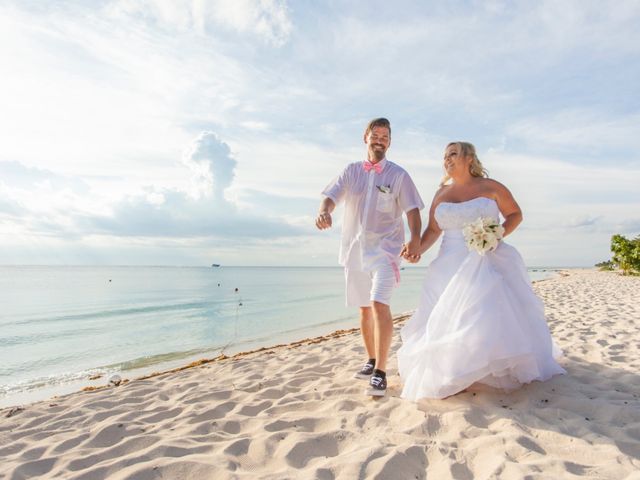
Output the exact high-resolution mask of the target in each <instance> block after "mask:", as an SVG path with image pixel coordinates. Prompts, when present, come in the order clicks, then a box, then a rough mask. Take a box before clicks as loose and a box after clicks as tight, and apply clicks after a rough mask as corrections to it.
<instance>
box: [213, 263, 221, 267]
mask: <svg viewBox="0 0 640 480" xmlns="http://www.w3.org/2000/svg"><path fill="white" fill-rule="evenodd" d="M211 266H212V267H219V266H220V264H219V263H212V264H211Z"/></svg>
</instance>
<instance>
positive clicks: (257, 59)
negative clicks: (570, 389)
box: [0, 0, 640, 264]
mask: <svg viewBox="0 0 640 480" xmlns="http://www.w3.org/2000/svg"><path fill="white" fill-rule="evenodd" d="M299 5H300V4H296V3H291V9H290V8H289V6H288V4H287V3H286V2H284V1H260V0H255V1H248V0H237V1H233V0H229V1H221V0H216V1H213V0H212V1H204V0H175V1H174V0H121V1H112V2H109V1H107V2H103V3H100V4H99V5H97V6H96V4H88V3H83V2H74V1H62V2H56V3H55V5H54V4H44V3H41V4H36V3H33V2H30V3H23V2H18V1H17V0H16V1H9V2H3V3H2V5H1V6H0V55H2V57H3V62H2V64H0V104H1V105H2V108H3V115H2V116H0V131H2V132H3V138H2V143H3V144H2V151H1V152H0V162H4V163H0V167H1V166H2V165H4V169H3V168H0V175H4V176H0V222H2V229H3V232H8V231H10V232H13V233H15V235H14V237H13V238H20V239H21V240H22V241H23V242H24V244H25V245H30V247H29V253H31V254H33V253H34V252H35V250H36V249H37V248H38V245H41V246H45V247H46V248H51V249H53V250H56V249H57V250H56V251H59V252H61V253H60V255H62V256H64V258H69V256H71V255H72V251H73V248H75V249H77V251H78V252H83V253H82V255H83V257H82V258H88V257H87V255H90V251H91V249H106V248H107V246H108V245H109V244H111V245H117V246H118V253H119V254H122V255H124V252H125V250H126V249H127V248H131V250H130V251H131V252H134V251H135V252H138V253H140V252H141V251H143V250H146V251H149V252H150V251H153V252H154V253H153V255H151V256H148V257H145V258H148V259H150V258H162V255H160V253H159V252H161V251H164V252H165V254H166V255H167V260H166V261H167V262H170V261H174V260H169V257H171V256H172V255H173V253H171V252H181V253H179V255H178V254H176V255H177V256H175V257H171V258H174V259H176V260H175V261H176V262H178V261H179V260H177V259H178V258H180V259H182V260H184V261H189V262H190V261H192V260H193V258H195V257H191V256H190V254H189V253H187V252H188V251H189V248H193V249H196V250H198V252H200V253H199V254H198V255H200V254H202V255H204V257H202V258H205V257H206V256H208V255H209V254H212V251H210V250H209V248H210V245H208V244H207V242H213V243H215V244H216V246H218V247H219V248H220V249H221V250H219V252H218V254H216V256H217V257H219V254H220V255H221V254H222V253H220V252H224V255H226V258H229V259H234V261H240V260H242V259H245V260H243V261H248V260H246V258H249V257H246V256H244V255H245V253H247V252H250V253H249V256H250V257H251V258H252V259H253V261H252V263H260V262H261V255H262V256H264V257H269V258H271V254H272V253H274V252H286V253H287V258H288V259H292V260H291V261H294V260H293V259H296V260H295V261H300V262H302V263H308V262H307V261H305V258H311V257H313V256H316V258H318V259H324V261H325V264H334V259H335V250H337V236H338V232H337V231H332V232H329V233H328V232H323V233H322V234H320V233H316V232H313V231H312V230H310V229H312V228H313V226H312V225H313V223H312V217H313V213H314V212H315V209H316V208H317V202H318V200H319V192H320V190H321V189H322V187H323V186H324V185H325V184H326V183H327V182H328V181H329V180H330V179H331V178H332V177H333V176H335V175H337V174H338V173H339V171H340V170H341V169H342V168H343V167H344V166H345V165H346V164H347V163H350V162H352V161H356V160H360V159H362V157H363V155H364V147H363V144H362V130H363V127H364V125H365V124H366V122H367V121H368V120H369V118H372V117H374V116H379V115H385V116H389V117H390V118H391V121H392V124H393V126H394V133H393V143H392V149H391V151H390V158H391V159H392V160H394V161H397V162H398V163H399V164H401V165H402V166H404V167H406V168H407V169H408V170H409V171H410V173H411V174H412V175H413V177H414V179H415V181H416V184H417V185H418V187H419V188H420V190H421V192H422V195H423V197H424V200H425V201H426V202H428V201H429V200H430V199H431V197H432V194H433V192H434V191H435V189H436V188H437V184H438V181H439V179H440V176H441V173H442V172H441V164H442V160H441V158H442V149H443V147H444V145H445V144H446V143H447V142H448V141H450V140H457V139H462V140H470V141H472V142H474V143H475V144H476V145H477V147H478V148H479V151H481V152H483V155H482V158H483V160H486V163H487V167H488V168H489V170H490V172H491V173H492V176H494V177H495V178H497V179H498V180H500V181H503V182H504V183H505V184H506V185H507V186H509V188H511V189H512V190H513V192H514V194H516V198H517V199H518V200H519V201H520V202H521V204H522V206H523V209H524V210H525V222H524V224H523V226H522V228H521V229H520V230H519V231H518V232H517V233H516V234H515V235H514V242H516V241H517V245H518V246H520V245H522V248H523V253H524V254H525V258H529V257H530V258H532V259H536V258H540V259H543V260H544V259H545V258H551V257H550V256H551V252H553V255H556V253H555V252H558V253H557V256H555V257H554V258H556V259H558V258H562V255H563V254H564V255H571V256H572V262H574V263H580V261H581V260H580V258H582V263H585V262H590V261H591V260H590V259H591V258H593V257H599V256H601V255H604V256H606V254H607V252H608V245H607V241H608V240H607V236H608V235H610V233H611V231H622V229H625V230H626V231H627V232H632V231H633V228H635V226H637V215H636V214H635V213H634V212H635V209H637V205H638V204H640V199H639V198H638V194H637V193H635V192H636V191H637V178H638V175H639V172H638V168H637V165H638V161H639V158H640V157H639V155H638V153H637V152H638V151H640V150H639V148H638V147H640V145H639V144H638V136H637V135H636V133H635V130H636V128H635V126H636V125H637V124H638V120H640V104H639V103H638V99H637V94H636V90H637V87H636V86H635V83H634V79H635V78H637V77H638V75H640V70H639V68H640V67H639V65H640V62H638V60H639V57H640V30H638V29H637V24H638V22H639V21H640V6H639V5H638V3H637V2H635V1H626V0H622V1H617V2H615V3H614V2H605V3H604V4H603V3H602V2H591V1H586V2H585V1H573V0H569V1H567V2H551V1H548V2H546V1H545V2H538V3H526V2H520V3H516V4H514V3H513V2H502V1H499V0H496V1H492V2H471V3H468V2H466V3H459V2H457V3H456V2H454V3H440V4H438V3H433V2H427V3H420V2H401V5H400V7H399V6H398V4H391V3H384V2H382V3H377V4H376V5H375V8H362V6H360V5H355V4H353V5H352V4H349V3H348V2H341V3H331V2H329V3H327V2H305V3H304V5H303V6H299ZM381 19H384V21H381ZM372 32H373V33H372ZM210 131H215V132H216V133H215V135H217V138H215V137H213V136H211V135H205V134H203V133H202V132H210ZM201 134H202V136H201V137H200V138H198V136H199V135H201ZM194 139H196V140H194ZM221 139H224V142H223V141H222V140H221ZM192 142H193V143H192ZM208 142H209V143H208ZM187 145H191V147H188V148H190V150H188V151H187V152H185V146H187ZM7 162H11V163H7ZM7 165H13V167H8V166H7ZM11 168H14V171H13V173H11V171H10V170H11ZM16 172H18V173H16ZM634 179H636V180H635V181H634ZM223 193H224V195H223ZM616 229H618V230H616ZM261 230H264V232H265V235H264V239H263V240H260V241H261V242H262V243H260V244H259V246H258V239H257V238H256V237H257V235H256V232H258V231H261ZM234 235H236V236H235V237H234ZM234 238H237V239H242V245H238V243H239V241H238V242H235V243H234V241H233V239H234ZM213 239H215V242H214V241H213ZM319 239H324V240H326V241H320V240H319ZM327 239H329V240H327ZM65 241H67V242H68V246H69V247H68V248H67V247H65V246H64V245H65V243H64V242H65ZM334 241H335V243H332V242H334ZM39 242H40V243H39ZM56 242H58V243H56ZM574 244H580V248H573V246H574ZM71 245H73V248H71ZM180 245H184V246H185V247H184V248H180ZM127 246H129V247H127ZM187 246H188V247H187ZM270 246H271V247H272V249H271V250H270V248H271V247H270ZM43 248H44V247H43ZM46 248H45V249H46ZM6 249H9V250H8V251H9V252H11V251H14V252H17V251H18V250H19V247H18V246H17V244H16V243H15V242H13V241H12V239H11V238H9V237H7V236H6V235H5V236H4V237H2V240H1V241H0V250H6ZM11 249H13V250H11ZM163 249H164V250H163ZM20 251H22V252H23V253H24V252H26V250H20ZM317 252H324V253H327V252H329V253H331V254H330V255H329V254H327V255H324V254H318V255H316V253H317ZM598 252H601V254H600V253H598ZM102 253H103V254H104V251H102ZM6 255H10V254H6ZM105 255H106V254H105ZM125 256H126V255H125ZM107 257H109V255H106V256H103V257H101V258H107ZM143 257H144V255H142V254H141V255H140V258H143ZM23 258H29V256H28V255H26V256H25V257H23ZM33 258H36V257H35V255H34V257H33ZM109 258H111V257H109ZM127 258H133V259H134V260H135V258H137V257H136V255H133V254H132V255H130V256H129V257H127ZM199 258H200V257H199ZM105 261H106V260H105ZM222 261H226V260H222ZM264 261H267V260H266V259H265V260H264ZM317 261H321V260H317ZM554 261H556V260H554ZM44 263H46V262H44Z"/></svg>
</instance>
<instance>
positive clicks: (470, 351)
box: [398, 142, 566, 400]
mask: <svg viewBox="0 0 640 480" xmlns="http://www.w3.org/2000/svg"><path fill="white" fill-rule="evenodd" d="M444 168H445V171H446V175H445V177H444V179H443V181H442V184H441V187H440V189H439V190H438V191H437V192H436V194H435V196H434V198H433V202H432V204H431V208H430V211H429V224H428V226H427V228H426V230H425V231H424V233H423V235H422V240H421V245H420V250H419V253H420V255H421V254H422V253H424V252H425V251H427V250H428V249H429V248H430V247H431V246H432V245H433V244H434V242H435V241H436V240H437V239H438V237H439V236H440V234H441V233H443V232H444V236H443V240H442V244H441V246H440V250H439V252H438V255H437V257H436V258H435V260H433V262H431V264H430V265H429V267H428V269H427V273H426V277H425V279H424V284H423V287H422V294H421V297H420V303H419V305H418V308H417V310H416V311H415V313H414V314H413V316H412V317H411V319H410V320H409V321H408V322H407V324H406V325H405V326H404V327H403V328H402V331H401V337H402V346H401V347H400V349H399V350H398V370H399V373H400V376H401V378H402V382H403V384H404V387H403V390H402V397H403V398H407V399H411V400H418V399H420V398H425V397H427V398H444V397H448V396H450V395H453V394H455V393H458V392H460V391H462V390H464V389H465V388H467V387H469V386H470V385H472V384H474V383H481V384H485V385H489V386H491V387H496V388H501V389H505V390H511V389H515V388H517V387H519V386H520V385H522V384H524V383H528V382H531V381H533V380H541V381H544V380H547V379H549V378H550V377H552V376H553V375H556V374H562V373H566V372H565V371H564V369H563V368H562V367H560V365H558V364H557V363H556V360H555V359H556V358H558V357H559V356H560V355H561V352H560V350H559V349H558V348H557V346H555V345H554V343H553V341H552V339H551V335H550V334H549V329H548V327H547V322H546V319H545V316H544V306H543V303H542V301H541V300H540V299H539V298H538V297H537V296H536V295H535V293H534V292H533V290H532V288H531V282H530V280H529V277H528V274H527V270H526V267H525V265H524V262H523V261H522V258H521V257H520V254H519V253H518V252H517V251H516V249H515V248H513V247H512V246H510V245H507V244H506V243H504V242H503V241H500V242H499V243H498V245H497V247H496V248H495V249H494V250H493V251H489V252H487V253H486V254H485V255H480V254H479V253H477V252H475V251H471V250H469V249H468V248H467V244H466V242H465V238H464V235H463V227H464V226H465V225H466V224H468V223H470V222H473V221H475V220H477V219H478V218H479V217H491V218H493V219H495V220H496V221H498V220H499V215H500V214H502V217H503V218H504V222H503V223H502V226H503V227H504V236H506V235H509V234H510V233H511V232H513V231H514V230H515V229H516V227H517V226H518V225H519V224H520V222H521V221H522V212H521V211H520V207H519V206H518V204H517V203H516V201H515V199H514V198H513V196H512V195H511V192H509V190H508V189H507V188H506V187H505V186H504V185H502V184H501V183H499V182H496V181H495V180H491V179H489V178H486V177H487V172H486V170H485V169H484V168H483V167H482V164H481V163H480V161H479V160H478V157H477V155H476V151H475V147H474V146H473V145H472V144H470V143H466V142H454V143H450V144H449V145H447V148H446V151H445V155H444ZM449 181H451V182H450V183H449ZM405 256H406V255H405ZM406 258H407V260H408V261H410V262H412V263H415V262H417V261H418V260H419V259H420V257H419V256H414V257H406Z"/></svg>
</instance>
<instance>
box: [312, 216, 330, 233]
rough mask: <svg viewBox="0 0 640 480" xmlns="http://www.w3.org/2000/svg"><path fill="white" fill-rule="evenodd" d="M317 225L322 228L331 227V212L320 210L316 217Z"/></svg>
mask: <svg viewBox="0 0 640 480" xmlns="http://www.w3.org/2000/svg"><path fill="white" fill-rule="evenodd" d="M316 227H318V228H319V229H320V230H324V229H325V228H331V214H330V213H329V212H320V213H319V214H318V216H317V217H316Z"/></svg>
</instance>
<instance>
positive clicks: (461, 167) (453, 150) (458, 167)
mask: <svg viewBox="0 0 640 480" xmlns="http://www.w3.org/2000/svg"><path fill="white" fill-rule="evenodd" d="M444 169H445V171H446V172H447V175H449V176H450V177H453V176H455V175H456V174H459V173H462V172H464V171H468V170H469V161H468V159H465V158H463V157H462V156H461V155H460V146H459V145H449V146H448V147H447V149H446V150H445V152H444Z"/></svg>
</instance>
